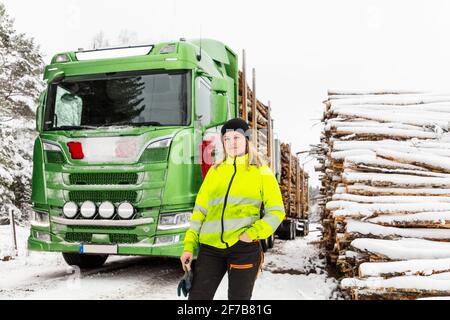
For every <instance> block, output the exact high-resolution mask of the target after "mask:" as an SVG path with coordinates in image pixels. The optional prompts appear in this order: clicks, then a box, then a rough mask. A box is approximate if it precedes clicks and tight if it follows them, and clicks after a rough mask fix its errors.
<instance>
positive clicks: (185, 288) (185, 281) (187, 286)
mask: <svg viewBox="0 0 450 320" xmlns="http://www.w3.org/2000/svg"><path fill="white" fill-rule="evenodd" d="M192 278H193V272H192V271H191V264H190V263H189V264H187V265H186V271H185V272H184V276H183V278H181V280H180V283H179V284H178V289H177V292H178V296H179V297H181V293H183V295H184V296H185V297H187V295H188V293H189V291H190V290H191V287H192Z"/></svg>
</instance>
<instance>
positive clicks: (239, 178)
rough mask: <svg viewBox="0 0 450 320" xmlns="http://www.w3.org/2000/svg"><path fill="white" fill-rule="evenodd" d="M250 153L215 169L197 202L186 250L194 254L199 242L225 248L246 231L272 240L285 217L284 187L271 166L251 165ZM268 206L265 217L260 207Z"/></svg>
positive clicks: (207, 177)
mask: <svg viewBox="0 0 450 320" xmlns="http://www.w3.org/2000/svg"><path fill="white" fill-rule="evenodd" d="M247 160H248V153H246V154H245V155H242V156H237V157H231V156H228V157H227V158H226V160H225V161H224V162H223V163H222V164H220V166H219V167H217V168H216V169H215V168H214V167H211V168H210V169H209V170H208V173H207V174H206V176H205V179H204V181H203V183H202V185H201V187H200V190H199V192H198V194H197V198H196V200H195V207H194V210H193V212H192V217H191V221H190V228H189V229H188V231H187V232H186V236H185V239H184V250H185V251H187V252H194V250H195V249H196V248H197V247H198V246H199V243H202V244H207V245H210V246H213V247H216V248H220V249H225V248H228V247H231V246H233V245H234V244H235V243H236V242H237V241H238V240H239V236H240V235H241V234H242V233H243V232H246V233H247V235H248V236H249V237H250V239H252V240H260V239H266V238H268V237H270V236H271V235H272V234H273V233H274V232H275V231H276V229H277V228H278V226H279V225H280V223H281V222H282V221H283V219H284V216H285V210H284V204H283V199H282V196H281V191H280V187H279V186H278V181H277V180H276V178H275V176H274V174H273V172H272V170H271V169H270V168H269V167H268V166H267V165H263V166H261V167H259V168H258V167H256V166H255V165H250V166H249V170H246V166H245V163H246V161H247ZM261 204H264V216H263V218H261V215H260V208H261Z"/></svg>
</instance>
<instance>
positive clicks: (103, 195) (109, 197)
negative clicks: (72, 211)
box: [69, 191, 137, 203]
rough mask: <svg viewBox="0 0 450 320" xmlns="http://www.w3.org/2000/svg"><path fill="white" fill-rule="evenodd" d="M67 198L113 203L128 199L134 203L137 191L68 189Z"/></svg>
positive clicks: (76, 200)
mask: <svg viewBox="0 0 450 320" xmlns="http://www.w3.org/2000/svg"><path fill="white" fill-rule="evenodd" d="M69 199H70V201H74V202H83V201H93V202H103V201H111V202H113V203H119V202H124V201H128V202H130V203H135V202H136V200H137V192H136V191H70V192H69Z"/></svg>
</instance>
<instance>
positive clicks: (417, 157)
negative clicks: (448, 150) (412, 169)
mask: <svg viewBox="0 0 450 320" xmlns="http://www.w3.org/2000/svg"><path fill="white" fill-rule="evenodd" d="M376 153H377V155H380V156H382V157H385V158H390V159H392V158H393V159H397V160H399V161H402V162H406V163H413V164H419V165H421V166H427V167H429V168H435V169H440V170H442V171H445V172H450V164H449V163H448V162H449V160H450V158H448V157H439V156H435V155H431V154H410V153H403V152H397V151H391V150H386V149H377V150H376Z"/></svg>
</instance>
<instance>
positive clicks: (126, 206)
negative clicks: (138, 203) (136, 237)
mask: <svg viewBox="0 0 450 320" xmlns="http://www.w3.org/2000/svg"><path fill="white" fill-rule="evenodd" d="M117 214H118V215H119V217H120V218H122V219H130V218H131V217H132V216H133V214H134V207H133V205H132V204H131V203H129V202H122V203H121V204H120V205H119V207H118V208H117Z"/></svg>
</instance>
